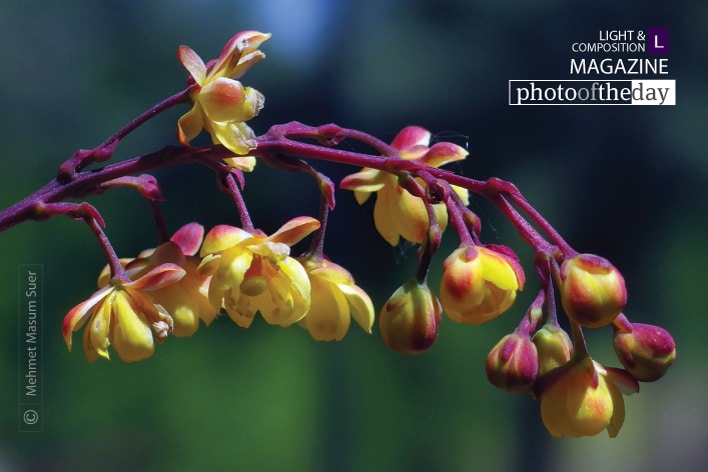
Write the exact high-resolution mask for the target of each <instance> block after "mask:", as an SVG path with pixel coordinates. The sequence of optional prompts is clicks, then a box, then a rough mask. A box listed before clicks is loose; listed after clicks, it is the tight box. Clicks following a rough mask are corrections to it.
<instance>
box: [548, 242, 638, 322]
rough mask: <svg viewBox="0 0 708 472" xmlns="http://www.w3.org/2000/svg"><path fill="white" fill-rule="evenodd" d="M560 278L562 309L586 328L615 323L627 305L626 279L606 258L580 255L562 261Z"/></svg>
mask: <svg viewBox="0 0 708 472" xmlns="http://www.w3.org/2000/svg"><path fill="white" fill-rule="evenodd" d="M560 276H561V286H560V293H561V301H562V303H563V309H564V310H565V312H566V313H567V315H568V317H569V318H571V319H572V320H574V321H576V322H577V323H580V325H582V326H584V327H586V328H600V327H602V326H606V325H608V324H610V323H612V321H613V320H614V319H615V318H617V315H619V314H620V312H621V311H622V309H623V308H624V305H625V304H626V303H627V290H626V288H625V285H624V278H623V277H622V274H620V272H619V271H618V270H617V269H616V268H615V267H614V266H613V265H612V264H610V263H609V261H607V259H604V258H602V257H599V256H595V255H593V254H579V255H577V256H575V257H573V258H571V259H566V260H565V261H563V264H562V265H561V269H560Z"/></svg>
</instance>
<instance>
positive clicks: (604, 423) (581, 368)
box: [537, 355, 639, 438]
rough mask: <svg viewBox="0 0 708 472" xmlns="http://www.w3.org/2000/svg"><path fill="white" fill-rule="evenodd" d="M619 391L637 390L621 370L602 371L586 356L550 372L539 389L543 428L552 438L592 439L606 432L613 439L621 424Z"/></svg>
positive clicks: (632, 380)
mask: <svg viewBox="0 0 708 472" xmlns="http://www.w3.org/2000/svg"><path fill="white" fill-rule="evenodd" d="M620 388H621V389H622V391H624V392H625V393H635V392H637V391H638V390H639V386H638V384H637V382H636V381H635V380H634V379H632V378H631V377H630V376H629V375H628V374H627V373H626V372H625V371H623V370H620V369H612V368H607V367H604V366H602V365H601V364H599V363H597V362H595V361H593V360H592V359H591V358H590V356H587V355H586V356H583V357H582V358H574V359H572V360H571V361H569V362H568V363H567V364H565V365H563V366H561V367H559V368H557V369H555V370H553V371H551V372H550V373H549V374H548V375H547V377H546V378H545V379H544V381H543V382H542V383H541V386H540V387H539V391H538V392H537V396H538V397H540V399H541V417H542V419H543V424H544V425H545V426H546V429H547V430H548V432H549V433H551V435H552V436H554V437H562V436H571V437H575V438H577V437H581V436H594V435H596V434H598V433H600V432H602V431H603V430H605V429H607V432H608V433H609V435H610V437H612V438H614V437H615V436H617V434H618V433H619V430H620V428H621V427H622V424H623V423H624V398H623V397H622V393H621V391H620Z"/></svg>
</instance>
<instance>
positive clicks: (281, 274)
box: [199, 216, 320, 328]
mask: <svg viewBox="0 0 708 472" xmlns="http://www.w3.org/2000/svg"><path fill="white" fill-rule="evenodd" d="M319 226H320V223H319V221H317V220H316V219H314V218H310V217H304V216H303V217H298V218H294V219H292V220H290V221H288V222H287V223H285V224H284V225H283V226H282V227H281V228H280V229H278V231H276V232H275V233H273V234H272V235H270V236H266V235H265V234H264V233H262V232H260V231H257V230H256V231H254V232H248V231H245V230H243V229H241V228H236V227H233V226H227V225H219V226H215V227H214V228H212V229H211V231H209V233H207V235H206V238H205V239H204V244H203V245H202V249H201V252H200V255H201V256H202V257H203V259H202V263H201V265H200V266H199V270H200V271H202V272H203V273H204V274H206V275H211V276H212V279H211V282H210V284H209V300H210V302H211V304H212V306H214V307H215V308H220V307H221V306H223V307H224V308H225V309H226V312H227V313H228V315H229V316H230V317H231V319H232V320H233V321H234V322H235V323H236V324H238V325H239V326H241V327H243V328H248V327H249V326H250V325H251V322H252V321H253V317H254V315H255V314H256V312H260V313H261V315H262V316H263V318H264V319H265V320H266V322H268V323H270V324H274V325H279V326H289V325H291V324H293V323H295V322H297V321H300V319H302V317H303V316H305V314H306V313H307V310H308V309H309V308H310V279H309V277H308V276H307V272H306V271H305V269H304V268H303V267H302V265H301V264H300V263H299V262H298V261H297V260H295V259H294V258H292V257H290V246H292V245H293V244H295V243H297V242H299V241H300V240H301V239H302V238H304V237H305V236H307V235H308V234H310V233H311V232H313V231H315V230H316V229H317V228H319Z"/></svg>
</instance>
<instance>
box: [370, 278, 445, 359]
mask: <svg viewBox="0 0 708 472" xmlns="http://www.w3.org/2000/svg"><path fill="white" fill-rule="evenodd" d="M441 314H442V308H441V306H440V302H439V301H438V299H437V298H436V297H435V296H434V295H433V294H432V293H431V292H430V289H429V288H428V286H427V285H424V284H421V283H419V282H418V281H417V280H415V279H411V280H409V281H408V282H406V283H405V284H403V285H402V286H401V287H399V288H398V290H396V291H395V292H394V293H393V295H391V298H389V299H388V301H387V302H386V304H385V305H384V306H383V308H382V309H381V315H380V316H379V328H380V329H381V337H382V338H383V340H384V341H385V342H386V345H388V347H390V348H391V349H393V350H394V351H398V352H400V353H402V354H420V353H422V352H424V351H427V350H428V349H429V348H430V347H431V346H432V345H433V342H435V338H437V336H438V323H440V316H441Z"/></svg>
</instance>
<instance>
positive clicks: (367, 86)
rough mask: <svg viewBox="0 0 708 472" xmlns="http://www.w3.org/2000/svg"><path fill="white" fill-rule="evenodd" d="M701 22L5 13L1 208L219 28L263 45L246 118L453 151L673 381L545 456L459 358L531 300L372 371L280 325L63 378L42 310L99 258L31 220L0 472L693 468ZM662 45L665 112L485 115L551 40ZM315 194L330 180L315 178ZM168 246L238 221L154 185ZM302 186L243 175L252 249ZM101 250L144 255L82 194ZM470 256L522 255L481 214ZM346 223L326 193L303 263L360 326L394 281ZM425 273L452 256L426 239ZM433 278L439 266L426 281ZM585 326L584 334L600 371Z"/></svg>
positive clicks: (536, 423) (200, 172) (94, 250)
mask: <svg viewBox="0 0 708 472" xmlns="http://www.w3.org/2000/svg"><path fill="white" fill-rule="evenodd" d="M706 24H708V5H707V4H706V3H705V2H702V1H698V0H693V1H692V0H687V1H683V2H680V3H667V2H658V1H651V2H640V1H636V0H633V1H629V2H611V1H598V2H592V3H588V2H577V1H576V2H563V1H558V0H545V1H540V2H533V3H531V2H529V3H526V2H512V1H498V2H479V1H471V0H437V1H423V0H416V1H403V0H357V1H351V0H343V1H338V2H330V1H328V0H303V1H294V0H292V1H288V0H260V1H258V2H245V1H237V0H230V1H227V0H199V1H195V0H162V1H160V2H119V1H105V2H97V1H93V0H75V1H72V2H51V1H47V0H41V1H40V0H30V1H19V0H5V1H4V2H3V3H2V5H1V6H0V64H2V65H1V66H0V67H1V68H2V69H1V73H0V104H1V105H0V106H1V107H2V113H0V134H1V136H2V151H1V157H0V159H1V165H2V174H1V175H0V206H1V207H6V206H8V205H10V204H12V203H13V202H15V201H17V200H19V199H20V198H22V197H23V196H25V195H27V194H28V193H29V192H30V191H33V190H34V189H36V188H38V187H39V186H41V185H43V184H44V183H46V182H47V181H49V180H50V179H51V178H53V177H54V175H55V174H56V169H57V167H58V165H59V164H60V163H61V162H63V160H64V159H66V158H67V157H68V156H70V155H71V154H72V153H73V152H74V151H75V150H76V149H77V148H90V147H93V146H96V145H97V144H99V143H100V142H102V141H103V140H104V139H105V138H106V137H107V136H109V135H110V134H111V133H113V132H114V131H115V130H116V129H118V128H119V127H120V126H121V125H122V124H123V123H125V122H126V121H128V120H129V119H131V118H132V117H133V116H135V115H137V114H138V113H139V112H141V111H143V110H145V109H146V108H148V107H149V106H150V105H152V104H154V103H156V102H157V101H159V100H160V99H162V98H163V97H166V96H168V95H169V94H172V93H174V92H176V91H178V90H180V89H181V87H182V86H183V84H184V79H185V76H186V74H185V71H184V70H183V69H182V67H181V66H180V64H179V63H178V61H177V60H176V57H175V51H176V48H177V46H179V45H180V44H187V45H190V46H191V47H192V48H194V49H195V50H196V51H197V52H198V53H199V54H200V55H202V57H205V58H209V57H215V56H216V55H218V53H219V51H220V50H221V48H222V46H223V44H224V42H225V41H226V40H228V38H229V37H230V36H231V35H233V34H234V33H236V32H238V31H241V30H244V29H259V30H262V31H268V32H272V33H273V38H272V39H271V40H270V41H268V42H267V43H265V44H264V46H263V50H264V51H265V52H266V53H267V55H268V58H267V60H266V61H264V62H262V63H260V64H258V65H257V66H256V67H255V68H254V69H253V70H252V71H251V72H249V74H248V75H247V77H246V79H245V82H247V83H248V84H249V85H252V86H254V87H256V88H257V89H258V90H260V91H262V92H263V93H264V94H265V95H266V97H267V100H266V108H265V110H264V111H263V112H262V113H261V115H260V116H259V117H258V118H257V119H255V120H254V121H253V122H252V125H253V127H254V128H255V129H256V131H258V132H264V131H265V130H266V129H267V127H268V126H270V125H271V124H274V123H279V122H287V121H290V120H299V121H303V122H305V123H308V124H323V123H328V122H336V123H338V124H340V125H342V126H346V127H351V128H358V129H361V130H364V131H367V132H370V133H372V134H375V135H377V136H379V137H381V138H383V139H386V140H389V139H391V138H392V137H393V136H394V135H395V134H396V133H397V132H398V130H400V129H401V128H402V127H403V126H406V125H409V124H419V125H422V126H425V127H427V128H428V129H430V130H431V131H433V132H434V133H436V134H438V135H439V136H443V137H445V138H446V139H452V140H454V141H455V142H458V143H459V144H463V145H468V147H469V150H470V155H471V156H470V158H469V159H468V160H467V161H466V162H465V163H464V164H462V165H461V166H458V167H457V168H456V170H458V171H460V172H463V173H464V174H465V175H469V176H472V177H476V178H487V177H490V176H499V177H502V178H504V179H507V180H511V181H513V182H515V183H516V184H517V185H518V186H519V187H520V189H521V190H522V191H523V192H524V193H525V194H526V196H527V197H528V199H529V200H530V201H531V202H532V203H533V204H534V205H535V206H536V207H537V208H538V209H539V210H540V211H541V212H542V213H543V214H544V215H545V216H546V217H547V218H548V219H549V220H550V221H551V222H552V223H553V224H554V225H555V226H556V228H557V229H558V230H560V231H561V233H562V234H563V235H564V236H565V237H566V238H567V240H568V241H569V242H570V243H571V244H572V245H573V246H574V247H575V248H577V249H578V250H580V251H583V252H593V253H598V254H601V255H603V256H605V257H607V258H609V259H610V260H612V261H613V262H614V263H615V265H617V266H618V267H619V268H620V269H621V270H622V272H623V273H624V275H625V277H626V279H627V284H628V290H629V296H630V298H629V304H628V307H627V313H628V315H629V316H630V318H631V319H633V320H636V321H643V322H648V323H658V324H662V325H663V326H665V327H666V328H668V329H669V330H670V331H671V332H672V334H673V335H674V336H675V339H676V341H677V344H678V361H677V364H676V365H675V366H674V367H673V368H672V369H671V370H670V371H669V373H668V375H667V376H666V377H665V378H664V379H663V380H662V381H660V382H658V383H656V384H645V385H643V386H642V392H641V393H640V394H639V395H635V396H632V397H628V398H626V406H627V419H626V421H625V425H624V427H623V429H622V431H621V433H620V435H619V437H618V438H616V439H614V440H610V439H609V438H608V437H607V436H606V435H605V434H601V435H599V436H597V437H592V438H584V439H581V440H571V439H563V440H556V439H551V438H550V437H549V436H548V435H547V433H546V432H545V430H544V428H543V425H542V423H541V419H540V414H539V405H538V403H537V402H534V401H533V400H532V399H530V398H528V397H522V396H519V397H517V396H512V395H508V394H505V393H503V392H500V391H497V390H496V389H495V388H494V387H492V386H491V385H489V384H488V383H487V381H486V378H485V375H484V356H485V355H486V353H487V352H488V350H489V349H490V348H491V347H492V346H493V345H494V344H495V343H496V341H497V340H498V339H499V338H500V337H501V336H503V335H504V334H506V333H507V332H509V331H511V330H512V329H513V328H514V327H515V325H516V323H517V321H518V319H519V317H520V316H522V314H523V313H524V311H525V308H526V305H527V304H528V303H529V302H530V300H531V298H532V295H533V294H534V293H535V289H536V285H534V282H530V283H529V286H528V288H527V290H526V291H525V292H524V294H523V295H522V297H521V299H520V300H519V301H518V303H517V304H516V305H515V307H514V308H513V309H512V310H511V311H510V312H508V313H507V314H505V315H504V316H502V317H500V318H498V319H497V320H495V321H493V322H491V323H489V324H487V325H483V326H479V327H469V326H461V325H456V324H454V323H452V322H449V320H445V321H444V322H443V323H442V326H441V329H440V336H439V338H438V341H437V343H436V345H435V346H434V347H433V348H432V349H431V350H430V351H429V352H428V353H426V354H424V355H422V356H418V357H404V356H401V355H398V354H396V353H393V352H390V351H388V350H387V349H386V348H385V346H383V343H382V341H381V339H380V336H379V334H378V331H377V329H376V328H375V330H374V333H373V334H372V335H371V336H368V335H365V334H364V333H363V332H361V330H359V329H358V327H356V326H352V328H351V329H350V332H349V334H348V335H347V337H346V338H345V340H344V341H342V342H340V343H335V344H326V343H316V342H314V341H312V340H311V339H310V338H309V336H308V334H307V332H306V331H305V330H302V329H300V328H298V327H292V328H289V329H281V328H276V327H271V326H267V325H265V323H263V322H262V321H257V322H255V323H254V326H253V327H252V328H251V329H249V330H241V329H239V328H237V327H236V326H235V325H234V324H233V323H231V322H230V320H228V319H227V318H220V319H218V320H217V321H215V322H214V323H213V325H212V326H211V327H209V328H203V329H200V330H199V332H198V333H197V334H196V335H195V336H193V337H192V338H188V339H176V338H175V339H170V340H169V341H168V342H167V343H165V344H163V345H161V346H159V348H158V349H157V351H156V354H155V355H154V357H153V358H151V359H150V360H148V361H145V362H141V363H138V364H125V363H123V362H121V361H120V360H118V359H117V358H116V359H114V360H112V361H110V362H97V363H95V364H87V363H86V361H85V359H84V356H83V353H82V352H81V350H80V349H76V350H75V351H74V352H72V353H68V352H67V350H66V347H65V346H64V344H63V340H62V339H61V335H60V326H61V321H62V318H63V316H64V314H65V312H66V311H67V310H68V309H69V308H71V307H72V306H73V305H75V304H76V303H78V302H79V301H81V300H83V299H85V298H86V297H87V296H88V295H89V294H90V293H91V292H92V291H93V290H94V287H95V285H94V284H95V278H96V276H97V274H98V272H99V271H100V269H101V268H102V267H103V265H104V260H103V259H102V254H101V252H100V250H99V249H98V247H97V245H96V243H95V241H94V239H93V236H92V235H91V234H90V232H89V231H87V229H86V228H85V227H84V226H83V225H82V224H79V223H76V222H73V221H71V220H69V219H54V220H50V221H47V222H44V223H26V224H23V225H21V226H19V227H16V228H13V229H11V230H9V231H7V232H5V233H3V234H0V313H1V314H2V317H0V385H2V388H0V470H1V471H64V470H81V471H94V470H96V471H97V470H101V471H104V472H108V471H124V470H133V471H163V470H164V471H191V470H248V471H251V470H254V471H259V470H269V471H271V470H288V471H300V470H302V471H325V470H327V471H329V470H338V471H362V470H372V471H379V470H381V471H398V470H401V471H423V470H425V471H463V470H499V471H502V470H509V471H513V470H524V471H566V470H573V471H586V470H587V471H590V470H624V471H639V470H641V471H643V472H649V471H664V470H682V471H699V470H706V469H707V468H708V450H707V449H706V447H705V446H706V444H707V443H708V403H707V402H706V388H708V375H707V373H706V372H707V371H706V368H705V359H706V358H708V348H707V347H706V342H705V336H706V332H707V331H706V329H707V328H708V320H707V317H706V302H705V295H706V282H707V277H706V263H707V262H708V247H707V244H706V234H707V233H708V218H706V214H708V213H707V212H708V199H706V196H705V189H706V184H707V183H708V156H707V155H706V149H707V148H708V138H707V136H708V133H707V132H706V131H707V129H706V125H707V124H708V113H707V111H706V109H707V107H708V87H707V85H706V76H707V74H706V72H707V64H706V59H707V57H708V56H706V54H705V47H706V45H707V44H708V30H706V28H705V25H706ZM655 26H659V27H668V28H670V34H671V36H670V41H671V55H670V61H669V64H670V65H669V70H670V77H669V78H672V79H676V81H677V88H678V94H677V105H676V106H673V107H625V106H619V107H600V106H591V107H510V106H508V105H507V81H508V80H510V79H528V78H537V79H567V78H570V77H569V72H568V68H569V59H570V57H571V56H572V53H571V51H570V45H571V43H573V42H576V41H593V40H594V39H595V38H596V37H597V32H598V31H599V30H602V29H635V30H637V29H646V28H647V27H655ZM184 111H185V109H179V110H173V111H170V112H168V113H165V114H164V115H163V116H161V117H159V118H157V119H156V120H154V122H151V123H149V124H148V125H147V126H145V127H144V128H143V129H141V130H139V131H138V132H136V133H135V134H134V135H131V137H130V138H129V139H127V140H126V141H125V142H124V143H122V144H121V145H120V147H119V148H118V153H117V158H126V157H131V156H134V155H139V154H143V153H147V152H150V151H152V150H154V149H157V148H158V147H161V146H163V145H165V144H168V143H174V142H175V121H176V119H177V118H178V117H179V116H180V114H181V113H183V112H184ZM321 168H322V169H323V170H325V171H326V172H328V173H330V175H331V176H332V177H333V178H335V179H338V178H341V177H342V176H343V175H346V174H347V173H350V172H351V171H352V170H353V169H340V168H337V167H335V166H328V165H325V166H322V167H321ZM156 175H157V176H158V178H159V179H160V181H161V183H162V186H163V191H164V193H165V195H166V196H167V198H168V201H167V202H166V203H165V205H164V208H165V211H166V212H167V214H168V222H169V225H170V227H171V229H173V230H174V229H176V228H178V227H179V226H181V225H182V224H184V223H187V222H189V221H193V220H198V221H200V222H201V223H203V224H204V225H205V226H206V227H207V228H209V227H211V226H213V225H215V224H219V223H224V222H235V221H236V214H235V212H234V209H233V207H232V205H231V204H230V203H229V200H228V198H226V196H224V195H223V194H220V193H219V192H218V191H217V190H216V187H215V185H214V178H213V175H211V173H210V172H209V171H206V170H204V169H201V168H199V167H195V166H192V167H184V168H177V169H170V170H164V171H160V172H157V173H156ZM313 187H314V186H312V185H311V183H310V182H309V181H308V180H307V179H305V178H301V177H300V176H294V175H289V174H282V173H278V172H276V171H273V170H272V169H268V168H266V167H265V166H261V167H260V168H258V169H257V172H255V173H254V174H253V175H251V176H249V180H248V184H247V189H246V198H247V201H248V203H249V206H250V208H251V211H252V216H253V218H254V220H255V223H256V224H257V225H258V226H260V227H261V228H263V229H264V230H266V231H272V230H274V229H275V228H277V227H278V226H279V225H280V224H281V223H282V222H283V221H284V220H285V219H287V218H290V217H292V216H296V215H298V214H315V212H316V208H317V195H316V191H315V189H314V188H313ZM92 203H93V204H94V205H96V206H97V207H98V208H99V210H100V211H101V212H102V213H103V215H104V217H105V218H106V220H107V223H108V226H107V233H108V235H109V237H110V238H111V240H112V241H113V243H114V245H115V247H116V248H117V250H118V252H119V254H120V255H122V256H133V255H135V254H137V252H139V251H140V250H142V249H144V248H146V247H151V246H153V245H154V243H155V234H154V230H153V228H152V226H151V223H150V212H149V208H148V206H147V205H145V204H144V202H142V201H141V199H140V198H139V197H138V196H136V195H135V194H134V193H131V192H130V191H128V190H125V191H122V190H117V191H112V192H109V193H107V194H105V195H103V196H100V197H96V198H94V199H93V200H92ZM472 208H473V209H474V210H475V211H477V212H478V213H479V214H480V216H481V217H482V218H483V219H484V222H485V223H484V231H483V234H482V236H483V239H484V240H485V241H487V242H491V243H506V244H509V245H511V246H513V247H514V248H516V249H517V250H518V251H519V253H520V255H521V256H522V257H524V258H526V261H527V265H526V267H527V271H528V274H529V278H532V277H531V275H532V271H531V268H530V266H529V265H528V261H529V257H530V255H531V254H530V252H529V251H528V249H526V248H524V247H523V245H522V244H520V243H519V242H518V238H517V237H516V235H515V233H514V232H513V230H512V228H511V226H510V225H509V224H508V223H507V222H505V221H504V220H503V219H501V218H500V217H499V215H498V214H497V213H496V212H495V211H494V209H493V208H492V207H491V206H489V205H486V204H485V203H484V202H482V201H479V200H474V201H473V203H472ZM371 220H372V216H371V206H370V205H367V206H365V207H364V208H360V207H357V205H356V204H355V203H354V201H353V197H352V196H351V195H350V194H348V193H346V192H339V193H338V207H337V211H335V213H334V214H333V216H332V221H331V226H332V231H331V234H330V239H329V240H328V243H327V246H326V250H327V253H328V254H329V255H330V257H331V258H332V259H334V260H336V261H337V262H339V263H341V264H343V265H345V266H347V267H348V268H349V269H350V270H351V271H352V273H353V274H354V275H355V277H356V278H357V281H358V282H359V284H360V285H361V286H363V287H364V288H366V289H367V290H368V291H369V293H370V294H371V295H372V297H373V298H374V301H375V304H376V305H377V306H380V305H381V304H382V303H383V302H384V301H385V300H386V298H387V297H388V295H389V294H390V293H392V292H393V290H395V288H396V287H397V286H398V285H400V284H401V283H402V282H403V281H404V280H406V279H407V278H408V277H409V276H410V275H411V274H412V273H413V270H414V266H415V255H414V254H415V252H414V250H413V249H412V248H410V247H399V248H391V247H389V246H387V245H386V243H384V242H383V241H382V240H381V239H380V238H379V237H378V236H377V235H376V234H375V232H374V231H373V225H372V221H371ZM447 236H448V238H447V239H446V240H445V249H444V250H443V251H441V256H439V257H440V260H441V259H442V257H443V255H444V254H445V252H447V251H449V250H451V249H452V248H453V247H454V245H455V241H454V240H453V239H452V238H451V235H447ZM29 263H38V264H42V265H43V266H44V285H43V288H44V313H43V345H42V348H43V387H44V392H43V393H44V405H43V407H44V416H43V432H41V433H20V432H18V422H19V419H18V389H19V388H20V385H19V382H18V349H19V335H20V333H19V332H18V330H19V319H18V300H19V294H18V280H17V277H18V275H17V274H18V266H19V265H20V264H29ZM438 276H439V269H436V270H435V271H434V272H433V274H432V275H431V278H432V280H436V277H438ZM610 339H611V336H610V332H609V331H607V330H599V331H597V332H594V331H593V332H592V333H591V334H590V336H589V343H590V348H591V350H592V352H593V354H594V355H595V356H596V357H597V358H598V359H599V360H600V361H602V362H605V363H608V364H615V365H616V361H614V360H613V356H612V352H611V347H610Z"/></svg>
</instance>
